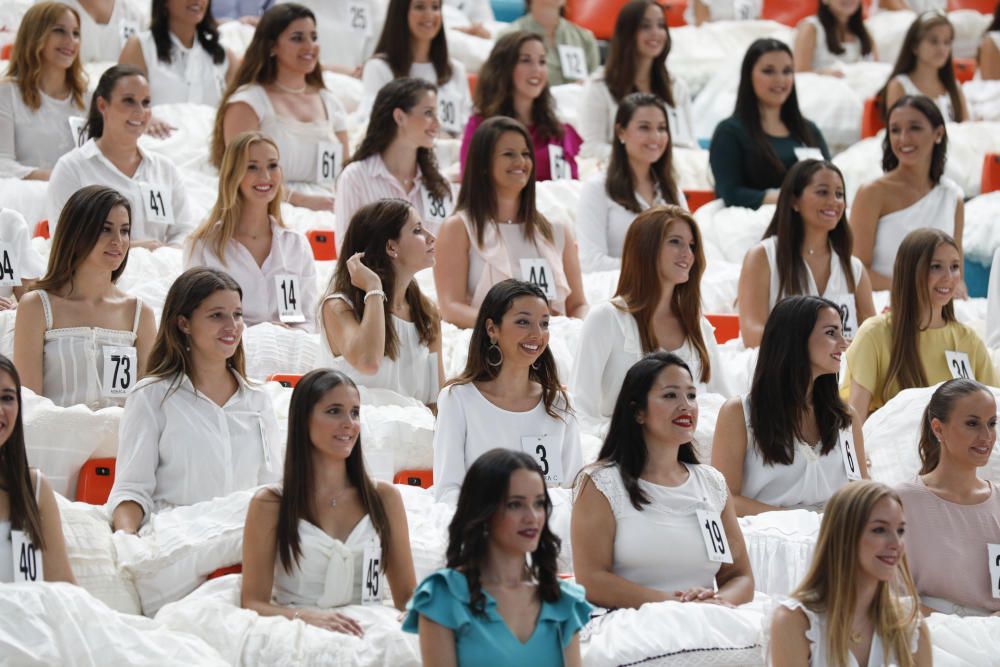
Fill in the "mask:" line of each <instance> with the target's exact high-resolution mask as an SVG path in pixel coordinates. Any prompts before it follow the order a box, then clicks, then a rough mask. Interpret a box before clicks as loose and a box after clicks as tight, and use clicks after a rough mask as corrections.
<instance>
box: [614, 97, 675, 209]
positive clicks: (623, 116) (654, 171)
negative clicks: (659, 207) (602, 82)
mask: <svg viewBox="0 0 1000 667" xmlns="http://www.w3.org/2000/svg"><path fill="white" fill-rule="evenodd" d="M643 107H654V108H656V109H659V110H660V111H662V112H663V122H665V123H666V124H667V128H668V129H667V133H668V135H669V132H670V130H669V128H670V118H669V116H668V115H667V107H666V106H664V103H663V100H661V99H660V98H659V97H657V96H656V95H651V94H649V93H632V94H631V95H628V96H627V97H626V98H625V99H623V100H622V101H621V104H619V105H618V111H617V113H616V114H615V132H616V133H617V131H618V130H624V129H625V128H626V127H628V124H629V123H631V122H632V116H634V115H635V112H636V111H638V110H639V109H641V108H643ZM673 155H674V142H673V137H670V138H669V142H668V143H667V147H666V149H665V150H664V151H663V155H661V156H660V159H659V160H657V161H656V162H654V163H653V164H652V165H650V167H649V173H650V175H651V176H652V177H653V182H654V183H656V185H657V187H659V189H660V192H661V193H662V195H663V198H664V199H665V200H666V201H667V202H668V203H670V204H677V203H678V201H679V199H680V197H679V196H678V193H679V190H678V188H677V181H676V180H675V179H674V158H673ZM635 188H636V176H635V174H633V173H632V166H631V163H630V162H629V159H628V151H627V150H626V149H625V144H624V143H623V142H621V141H612V142H611V159H610V160H609V161H608V175H607V177H606V178H605V179H604V189H605V190H606V191H607V193H608V197H610V198H611V199H612V201H615V202H617V203H618V204H620V205H621V206H622V207H624V208H625V209H626V210H628V211H632V212H633V213H639V212H641V211H642V207H641V206H640V205H639V200H638V199H637V198H636V196H635Z"/></svg>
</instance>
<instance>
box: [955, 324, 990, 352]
mask: <svg viewBox="0 0 1000 667" xmlns="http://www.w3.org/2000/svg"><path fill="white" fill-rule="evenodd" d="M946 326H947V328H948V329H949V330H950V332H951V334H952V335H953V336H955V337H957V338H958V339H959V341H958V342H959V343H963V344H966V343H967V344H970V345H974V346H977V347H978V346H980V345H981V346H983V347H985V346H986V344H985V343H984V342H983V339H982V337H981V336H980V335H979V334H978V333H976V330H975V329H973V328H972V327H970V326H969V325H968V324H966V323H965V322H959V321H958V320H952V321H951V322H948V324H947V325H946Z"/></svg>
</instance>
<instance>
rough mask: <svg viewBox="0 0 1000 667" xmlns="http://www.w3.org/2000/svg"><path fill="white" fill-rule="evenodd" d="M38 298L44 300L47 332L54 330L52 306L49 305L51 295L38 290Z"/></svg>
mask: <svg viewBox="0 0 1000 667" xmlns="http://www.w3.org/2000/svg"><path fill="white" fill-rule="evenodd" d="M38 298H39V299H41V300H42V310H43V311H44V312H45V330H46V331H48V330H49V329H51V328H52V304H51V303H49V293H48V292H46V291H45V290H43V289H40V290H38Z"/></svg>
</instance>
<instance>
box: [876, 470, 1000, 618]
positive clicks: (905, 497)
mask: <svg viewBox="0 0 1000 667" xmlns="http://www.w3.org/2000/svg"><path fill="white" fill-rule="evenodd" d="M989 484H990V487H991V489H992V493H991V495H990V497H989V498H988V499H987V500H985V501H984V502H981V503H979V504H978V505H958V504H956V503H952V502H949V501H947V500H944V499H942V498H940V497H938V496H937V495H936V494H934V493H933V492H932V491H931V490H930V489H928V488H927V486H926V485H925V484H924V482H923V480H922V479H920V477H917V478H916V479H914V480H913V481H912V482H905V483H903V484H900V485H899V486H897V487H896V491H897V493H899V496H900V498H901V499H902V501H903V512H904V513H905V514H906V557H907V559H908V560H909V562H910V571H911V572H912V574H913V581H914V583H915V584H916V585H917V592H919V593H920V597H921V598H925V597H926V596H930V597H932V598H940V599H942V600H946V601H948V602H950V603H952V604H953V605H957V606H958V609H954V610H953V611H957V612H958V613H962V614H972V615H981V614H982V613H983V612H989V613H993V612H996V611H1000V600H998V599H995V598H994V597H993V596H992V595H991V590H992V589H991V582H990V569H989V562H988V560H989V559H988V550H987V546H986V545H987V544H1000V489H998V487H997V485H996V484H994V483H993V482H990V483H989ZM992 585H993V586H996V582H992ZM924 604H927V602H926V600H924ZM928 606H933V607H935V608H937V607H938V606H939V605H937V604H932V605H928ZM963 608H964V609H963Z"/></svg>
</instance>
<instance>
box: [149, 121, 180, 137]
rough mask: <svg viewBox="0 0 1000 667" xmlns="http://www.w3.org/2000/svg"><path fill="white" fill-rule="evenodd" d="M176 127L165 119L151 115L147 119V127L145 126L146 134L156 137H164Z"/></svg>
mask: <svg viewBox="0 0 1000 667" xmlns="http://www.w3.org/2000/svg"><path fill="white" fill-rule="evenodd" d="M176 129H177V128H176V127H174V126H173V125H171V124H170V123H168V122H167V121H165V120H160V119H159V118H156V117H153V118H150V120H149V127H147V128H146V134H149V135H151V136H154V137H156V138H157V139H166V138H167V137H169V136H170V135H171V134H173V133H174V130H176Z"/></svg>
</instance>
